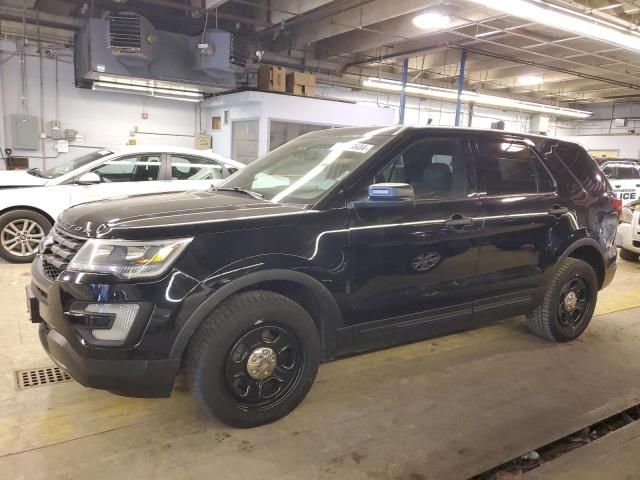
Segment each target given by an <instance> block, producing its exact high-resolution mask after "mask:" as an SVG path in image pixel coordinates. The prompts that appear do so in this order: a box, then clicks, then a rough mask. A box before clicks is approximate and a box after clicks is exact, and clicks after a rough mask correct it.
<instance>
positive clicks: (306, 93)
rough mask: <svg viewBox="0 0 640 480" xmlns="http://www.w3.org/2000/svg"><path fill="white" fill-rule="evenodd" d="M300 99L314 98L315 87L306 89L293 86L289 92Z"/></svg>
mask: <svg viewBox="0 0 640 480" xmlns="http://www.w3.org/2000/svg"><path fill="white" fill-rule="evenodd" d="M288 93H293V94H294V95H300V96H301V97H315V96H316V87H308V86H306V85H294V86H293V88H292V89H291V91H290V92H288Z"/></svg>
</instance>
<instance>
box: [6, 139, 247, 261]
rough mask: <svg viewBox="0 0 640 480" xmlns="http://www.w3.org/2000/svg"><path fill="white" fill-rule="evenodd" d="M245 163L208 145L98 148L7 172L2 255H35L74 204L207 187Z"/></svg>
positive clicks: (16, 258) (24, 257)
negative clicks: (54, 162) (59, 161)
mask: <svg viewBox="0 0 640 480" xmlns="http://www.w3.org/2000/svg"><path fill="white" fill-rule="evenodd" d="M243 166H244V165H243V164H242V163H239V162H236V161H234V160H230V159H228V158H224V157H222V156H220V155H217V154H215V153H213V152H211V151H208V150H193V149H190V148H176V147H158V146H153V147H148V146H147V147H127V148H124V149H120V150H117V151H115V150H98V151H94V152H91V153H88V154H86V155H83V156H81V157H78V158H75V159H73V160H71V161H69V162H66V163H63V164H61V165H58V166H56V167H53V168H50V169H47V170H44V171H40V170H38V169H31V170H26V171H24V170H22V171H2V172H0V257H2V258H4V259H6V260H8V261H10V262H20V263H22V262H30V261H31V260H33V257H34V256H35V255H36V253H37V250H38V245H39V244H40V240H42V238H43V237H44V236H45V235H46V234H47V232H48V231H49V229H50V228H51V226H52V225H53V222H54V220H55V219H56V218H57V217H58V215H59V214H60V213H61V212H62V211H63V210H64V209H66V208H69V207H71V206H73V205H77V204H79V203H85V202H91V201H94V200H102V199H105V198H111V197H119V196H125V195H135V194H144V193H155V192H169V191H181V190H198V189H202V190H204V189H206V188H209V187H210V186H211V185H212V184H213V185H215V184H217V183H219V182H221V181H222V180H223V179H224V178H226V177H228V176H229V175H231V174H232V173H234V172H235V171H237V170H239V169H240V168H242V167H243Z"/></svg>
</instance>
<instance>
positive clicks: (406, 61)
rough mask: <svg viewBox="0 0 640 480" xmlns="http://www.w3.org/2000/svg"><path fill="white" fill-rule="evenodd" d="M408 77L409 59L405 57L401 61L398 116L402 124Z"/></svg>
mask: <svg viewBox="0 0 640 480" xmlns="http://www.w3.org/2000/svg"><path fill="white" fill-rule="evenodd" d="M408 79H409V59H408V58H405V59H404V61H403V62H402V91H401V92H400V116H399V120H398V123H399V124H400V125H403V124H404V112H405V110H406V105H407V81H408Z"/></svg>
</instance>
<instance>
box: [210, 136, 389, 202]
mask: <svg viewBox="0 0 640 480" xmlns="http://www.w3.org/2000/svg"><path fill="white" fill-rule="evenodd" d="M386 130H388V129H386V128H384V129H379V130H372V131H371V132H369V133H367V134H365V135H360V136H355V135H349V136H347V135H345V134H344V133H342V134H341V133H340V131H339V130H337V131H336V132H335V135H327V134H324V135H322V136H318V137H301V138H299V139H297V140H293V141H291V142H289V143H287V144H285V145H283V146H282V147H279V148H277V149H276V150H274V151H272V152H270V153H268V154H267V155H265V156H263V157H261V158H259V159H258V160H256V161H255V162H253V163H251V164H250V165H248V166H247V167H246V168H244V169H242V170H240V171H239V172H238V173H237V174H235V175H233V176H232V177H230V178H229V180H227V181H226V182H224V183H223V184H222V185H221V187H222V188H231V187H236V188H239V189H243V190H248V191H251V192H254V193H257V194H259V195H261V196H262V197H263V198H264V199H265V200H269V201H272V202H275V203H300V204H312V203H315V202H316V201H317V200H319V199H320V197H322V196H323V195H324V194H325V193H327V192H328V191H329V190H330V189H331V188H333V187H334V186H335V185H336V184H337V183H338V182H341V181H342V180H343V179H345V178H346V177H347V176H348V175H350V174H351V173H352V172H353V171H354V170H355V169H356V168H358V167H359V166H360V165H362V164H363V163H364V162H365V161H366V160H367V159H368V158H369V157H371V156H372V155H373V154H374V153H375V152H376V151H378V149H379V148H380V147H381V146H382V145H384V144H385V143H387V142H388V141H389V137H388V136H376V135H377V134H381V133H383V132H384V131H386Z"/></svg>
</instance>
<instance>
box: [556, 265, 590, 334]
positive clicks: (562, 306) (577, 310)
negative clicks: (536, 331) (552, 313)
mask: <svg viewBox="0 0 640 480" xmlns="http://www.w3.org/2000/svg"><path fill="white" fill-rule="evenodd" d="M590 294H591V292H590V291H589V287H588V286H587V283H586V282H585V281H584V279H583V278H582V277H580V276H575V277H573V278H572V279H571V280H569V281H568V282H567V283H566V284H565V285H564V286H563V287H562V290H561V291H560V301H559V302H558V320H559V322H560V325H561V326H562V327H563V328H565V329H567V330H571V331H574V330H577V329H578V328H580V326H581V325H582V324H583V322H584V321H585V319H586V318H587V312H588V311H589V308H590V307H591V298H590V297H591V295H590Z"/></svg>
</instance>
